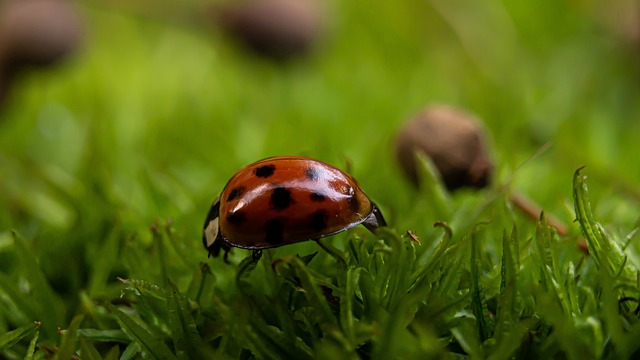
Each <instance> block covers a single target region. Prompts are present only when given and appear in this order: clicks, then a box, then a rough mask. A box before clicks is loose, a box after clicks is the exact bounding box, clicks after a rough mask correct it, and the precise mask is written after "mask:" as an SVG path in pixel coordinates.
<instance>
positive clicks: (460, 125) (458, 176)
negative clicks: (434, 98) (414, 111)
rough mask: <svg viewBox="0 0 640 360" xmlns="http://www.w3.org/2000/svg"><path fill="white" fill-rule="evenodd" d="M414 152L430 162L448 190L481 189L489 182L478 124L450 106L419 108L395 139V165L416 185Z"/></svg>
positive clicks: (490, 167) (489, 170)
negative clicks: (422, 154)
mask: <svg viewBox="0 0 640 360" xmlns="http://www.w3.org/2000/svg"><path fill="white" fill-rule="evenodd" d="M416 152H422V153H424V154H425V155H427V156H428V157H429V158H430V159H431V160H432V161H433V163H434V165H435V166H436V168H437V169H438V171H439V172H440V175H441V176H442V180H443V181H444V184H445V186H446V187H447V188H448V189H449V190H456V189H458V188H461V187H473V188H482V187H485V186H487V185H488V184H489V182H490V180H491V176H492V173H493V163H492V162H491V160H490V159H489V157H488V155H487V150H486V145H485V135H484V132H483V129H482V127H481V125H480V123H479V122H478V121H477V120H476V119H475V118H474V117H473V116H472V115H470V114H468V113H466V112H463V111H461V110H458V109H455V108H453V107H449V106H444V105H436V106H430V107H427V108H425V109H423V110H422V111H421V112H420V113H419V114H418V115H416V116H415V117H414V118H413V119H411V120H410V121H409V122H407V123H406V124H405V125H404V127H403V128H402V129H401V130H400V132H399V134H398V136H397V139H396V156H397V159H398V162H399V163H400V166H401V167H402V169H403V171H404V172H405V174H406V175H407V177H408V178H409V180H411V181H412V182H413V183H414V184H415V185H416V186H418V185H419V178H418V171H417V168H416Z"/></svg>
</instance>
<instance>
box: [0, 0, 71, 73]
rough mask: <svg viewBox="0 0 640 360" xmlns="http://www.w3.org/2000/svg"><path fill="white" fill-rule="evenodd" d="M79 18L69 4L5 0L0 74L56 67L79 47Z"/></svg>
mask: <svg viewBox="0 0 640 360" xmlns="http://www.w3.org/2000/svg"><path fill="white" fill-rule="evenodd" d="M82 35H83V31H82V25H81V21H80V18H79V17H78V15H77V14H76V12H75V10H74V9H73V7H72V4H71V3H70V2H69V1H66V0H5V1H4V2H3V3H2V6H1V8H0V70H1V71H3V72H4V73H5V76H11V75H12V74H13V73H14V72H15V71H18V70H20V69H21V68H23V67H25V66H38V65H49V64H52V63H55V62H57V61H59V60H61V59H62V58H64V57H65V56H67V55H68V54H70V53H71V52H73V51H74V50H76V49H77V47H78V46H79V44H80V41H81V38H82Z"/></svg>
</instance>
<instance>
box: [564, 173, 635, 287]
mask: <svg viewBox="0 0 640 360" xmlns="http://www.w3.org/2000/svg"><path fill="white" fill-rule="evenodd" d="M583 168H584V167H581V168H579V169H577V170H576V171H575V173H574V175H573V201H574V208H575V212H576V219H577V220H578V224H579V225H580V229H581V230H582V234H583V235H584V237H585V239H586V241H587V246H588V247H589V253H590V254H591V255H592V256H593V258H594V260H595V262H596V264H597V265H598V266H599V267H604V268H605V269H607V271H609V273H610V275H612V276H613V275H614V274H616V273H618V272H621V273H622V275H623V276H625V277H632V276H633V274H632V273H633V271H632V270H631V269H628V268H624V264H625V261H626V260H625V258H626V257H625V255H624V252H623V251H622V249H621V247H620V245H619V244H618V243H616V242H615V241H613V240H612V239H611V238H610V237H609V236H607V234H606V233H605V231H604V229H603V228H602V226H601V225H600V224H599V223H598V222H596V220H595V218H594V216H593V212H592V210H591V202H590V200H589V189H588V188H587V176H585V175H582V173H581V171H582V169H583ZM623 268H624V269H623ZM623 270H624V271H623Z"/></svg>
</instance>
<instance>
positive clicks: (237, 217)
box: [227, 211, 247, 225]
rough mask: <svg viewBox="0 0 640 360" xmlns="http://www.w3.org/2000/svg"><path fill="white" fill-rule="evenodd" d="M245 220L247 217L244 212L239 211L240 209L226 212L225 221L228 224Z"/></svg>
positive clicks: (235, 223) (240, 222)
mask: <svg viewBox="0 0 640 360" xmlns="http://www.w3.org/2000/svg"><path fill="white" fill-rule="evenodd" d="M246 220H247V217H246V216H245V214H244V213H243V212H240V211H236V212H232V213H229V214H227V221H228V222H229V223H230V224H233V225H239V224H242V223H243V222H245V221H246Z"/></svg>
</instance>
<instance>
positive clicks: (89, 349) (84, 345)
mask: <svg viewBox="0 0 640 360" xmlns="http://www.w3.org/2000/svg"><path fill="white" fill-rule="evenodd" d="M80 351H81V355H82V359H83V360H102V356H100V353H99V352H98V350H96V348H95V346H93V344H92V343H90V342H89V341H87V339H85V338H80Z"/></svg>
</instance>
